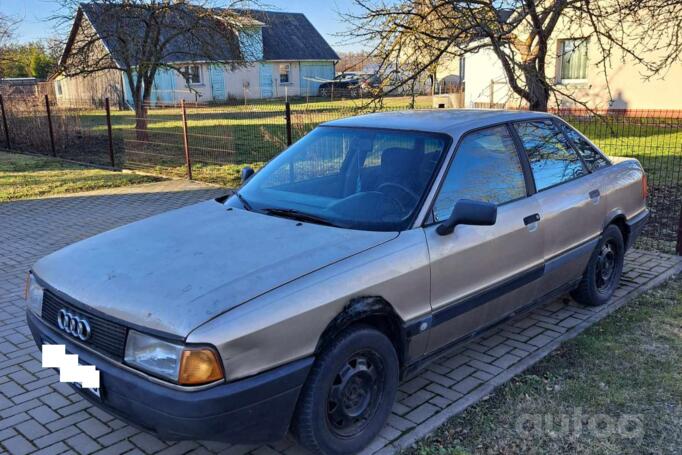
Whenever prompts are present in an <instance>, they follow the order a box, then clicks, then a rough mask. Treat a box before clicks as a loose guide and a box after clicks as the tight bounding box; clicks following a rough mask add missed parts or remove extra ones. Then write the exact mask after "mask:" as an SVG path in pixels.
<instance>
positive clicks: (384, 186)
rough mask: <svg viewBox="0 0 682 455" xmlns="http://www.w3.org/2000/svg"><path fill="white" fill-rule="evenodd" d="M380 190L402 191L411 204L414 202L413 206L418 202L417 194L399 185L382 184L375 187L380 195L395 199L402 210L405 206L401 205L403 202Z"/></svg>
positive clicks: (391, 183)
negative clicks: (410, 200)
mask: <svg viewBox="0 0 682 455" xmlns="http://www.w3.org/2000/svg"><path fill="white" fill-rule="evenodd" d="M382 188H395V189H398V190H400V191H402V193H403V194H407V195H408V196H409V197H410V198H411V199H412V202H414V203H415V204H416V203H417V202H419V196H417V194H416V193H415V192H414V191H412V190H411V189H409V188H407V187H405V186H403V185H401V184H399V183H393V182H385V183H382V184H381V185H379V186H378V187H377V189H376V190H377V191H380V192H381V193H383V194H386V195H387V196H389V197H391V198H392V199H395V200H396V201H397V202H398V203H399V204H400V207H401V208H402V209H403V210H405V209H406V207H405V204H403V201H401V200H400V199H399V198H397V197H395V196H393V195H391V194H388V193H386V192H384V191H382Z"/></svg>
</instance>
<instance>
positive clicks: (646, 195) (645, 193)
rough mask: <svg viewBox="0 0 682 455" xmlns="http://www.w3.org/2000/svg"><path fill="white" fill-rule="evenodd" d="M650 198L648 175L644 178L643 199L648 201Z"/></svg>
mask: <svg viewBox="0 0 682 455" xmlns="http://www.w3.org/2000/svg"><path fill="white" fill-rule="evenodd" d="M648 198H649V182H648V181H647V178H646V174H644V175H643V176H642V199H644V200H646V199H648Z"/></svg>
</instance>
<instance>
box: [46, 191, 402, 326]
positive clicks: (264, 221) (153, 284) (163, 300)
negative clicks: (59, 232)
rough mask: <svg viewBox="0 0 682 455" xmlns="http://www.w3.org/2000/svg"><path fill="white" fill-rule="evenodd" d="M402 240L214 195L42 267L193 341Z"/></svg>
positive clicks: (121, 314) (87, 299)
mask: <svg viewBox="0 0 682 455" xmlns="http://www.w3.org/2000/svg"><path fill="white" fill-rule="evenodd" d="M396 236H397V233H395V232H370V231H358V230H350V229H340V228H334V227H329V226H321V225H316V224H310V223H299V222H297V221H294V220H289V219H284V218H277V217H274V216H267V215H263V214H259V213H254V212H248V211H245V210H241V209H227V208H226V207H225V206H223V205H222V204H220V203H218V202H216V201H207V202H203V203H200V204H196V205H192V206H189V207H185V208H182V209H179V210H174V211H171V212H167V213H164V214H161V215H157V216H154V217H151V218H148V219H145V220H142V221H138V222H135V223H132V224H129V225H127V226H123V227H120V228H117V229H114V230H111V231H108V232H105V233H103V234H99V235H97V236H95V237H92V238H89V239H87V240H84V241H81V242H78V243H75V244H73V245H71V246H68V247H66V248H64V249H62V250H59V251H57V252H55V253H53V254H50V255H49V256H46V257H45V258H43V259H41V260H40V261H38V262H37V263H36V264H35V266H34V267H33V272H34V273H35V274H36V276H38V278H39V279H41V280H42V281H43V282H45V283H46V284H47V285H49V286H50V287H52V288H54V289H55V290H56V291H58V292H61V293H63V294H65V295H67V296H69V297H71V298H73V299H75V300H76V301H78V302H80V303H82V304H84V305H86V306H88V307H92V308H94V309H96V310H98V311H100V312H103V313H105V314H108V315H111V316H113V317H115V318H118V319H120V320H123V321H126V322H129V323H132V324H134V325H138V326H143V327H147V328H150V329H154V330H159V331H162V332H165V333H167V334H169V335H175V336H181V337H185V336H187V335H188V334H189V332H190V331H191V330H192V329H194V328H195V327H197V326H199V325H200V324H202V323H204V322H206V321H207V320H209V319H211V318H213V317H215V316H217V315H219V314H221V313H223V312H225V311H228V310H229V309H231V308H234V307H235V306H237V305H240V304H241V303H244V302H246V301H248V300H250V299H253V298H255V297H257V296H259V295H261V294H263V293H266V292H268V291H270V290H272V289H274V288H276V287H278V286H282V285H284V284H286V283H288V282H290V281H292V280H295V279H297V278H299V277H301V276H303V275H306V274H309V273H311V272H314V271H315V270H318V269H320V268H322V267H325V266H327V265H330V264H333V263H334V262H337V261H340V260H343V259H345V258H347V257H349V256H352V255H355V254H358V253H360V252H362V251H365V250H367V249H369V248H372V247H374V246H376V245H379V244H381V243H384V242H386V241H389V240H391V239H392V238H395V237H396Z"/></svg>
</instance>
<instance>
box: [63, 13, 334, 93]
mask: <svg viewBox="0 0 682 455" xmlns="http://www.w3.org/2000/svg"><path fill="white" fill-rule="evenodd" d="M244 13H245V15H246V14H248V17H249V20H250V23H249V30H248V33H246V32H242V34H241V35H240V36H239V40H240V46H243V47H248V52H244V53H243V54H244V55H248V57H247V58H248V59H249V61H250V63H249V64H248V65H246V66H239V67H237V68H231V67H230V66H229V65H221V64H217V63H214V62H206V61H183V59H182V57H181V55H182V52H178V53H177V55H178V57H177V58H175V59H173V60H172V61H166V62H164V63H166V64H172V65H173V66H174V67H175V68H178V69H179V70H180V71H182V72H183V73H184V74H185V75H186V76H187V79H188V80H189V84H187V82H186V80H185V77H183V75H181V74H179V73H178V72H177V71H175V70H173V69H170V68H163V69H161V70H159V72H158V73H157V75H156V77H155V80H154V87H153V91H152V97H151V102H152V103H153V104H159V105H163V104H176V103H178V102H180V100H185V101H188V102H198V103H209V102H221V101H225V100H227V99H228V98H233V99H244V98H248V99H252V98H278V97H284V96H306V95H310V96H316V95H317V93H318V88H319V85H320V83H321V81H323V80H330V79H332V78H333V77H334V73H335V65H336V62H338V60H339V57H338V55H337V54H336V52H335V51H334V50H333V49H332V48H331V46H330V45H329V44H328V43H327V42H326V41H325V39H324V38H323V37H322V35H320V33H319V32H318V31H317V30H316V29H315V27H314V26H313V25H312V24H311V23H310V21H308V19H307V18H306V17H305V15H303V14H300V13H286V12H274V11H261V10H244ZM80 21H88V22H89V25H91V26H92V27H93V28H94V30H95V31H96V32H97V33H98V34H99V37H100V38H101V39H102V42H103V44H104V47H105V48H106V49H107V51H108V52H109V53H110V54H111V57H112V59H113V61H114V62H117V61H120V59H119V58H118V57H119V56H117V55H116V53H117V47H116V44H115V43H114V42H108V41H112V40H113V38H112V37H111V36H110V35H109V34H106V33H100V32H99V31H98V30H100V29H105V28H106V27H107V26H109V25H108V24H104V23H102V22H105V21H104V20H102V19H101V18H100V17H99V16H98V7H97V4H96V3H86V4H82V5H81V8H80V10H79V13H78V14H77V17H76V21H74V25H73V28H72V32H71V33H72V35H75V34H76V33H78V30H79V28H80V26H81V23H80ZM70 41H71V40H70ZM70 50H71V49H70V46H68V45H67V46H66V49H65V50H64V55H63V56H62V61H65V60H66V58H68V55H69V52H70ZM54 84H55V94H56V96H57V101H58V102H60V101H61V102H63V103H64V104H68V103H69V102H74V101H77V102H92V103H93V104H97V102H98V100H99V101H101V100H103V99H104V98H105V97H109V98H110V99H111V100H112V103H119V104H131V103H132V96H131V93H130V88H129V86H128V83H127V81H126V78H125V77H124V73H123V72H121V71H117V70H108V71H103V72H100V73H96V74H94V75H90V76H87V77H85V76H78V77H64V76H58V77H56V78H55V79H54Z"/></svg>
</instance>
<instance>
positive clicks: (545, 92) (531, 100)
mask: <svg viewBox="0 0 682 455" xmlns="http://www.w3.org/2000/svg"><path fill="white" fill-rule="evenodd" d="M524 73H525V74H524V76H525V79H526V87H527V90H528V99H527V100H526V101H528V107H529V109H530V110H531V111H540V112H547V106H548V105H549V93H550V92H549V87H548V86H547V82H546V81H545V79H544V75H542V74H541V73H540V72H538V71H537V70H536V69H535V68H533V69H531V70H527V71H525V72H524Z"/></svg>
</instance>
